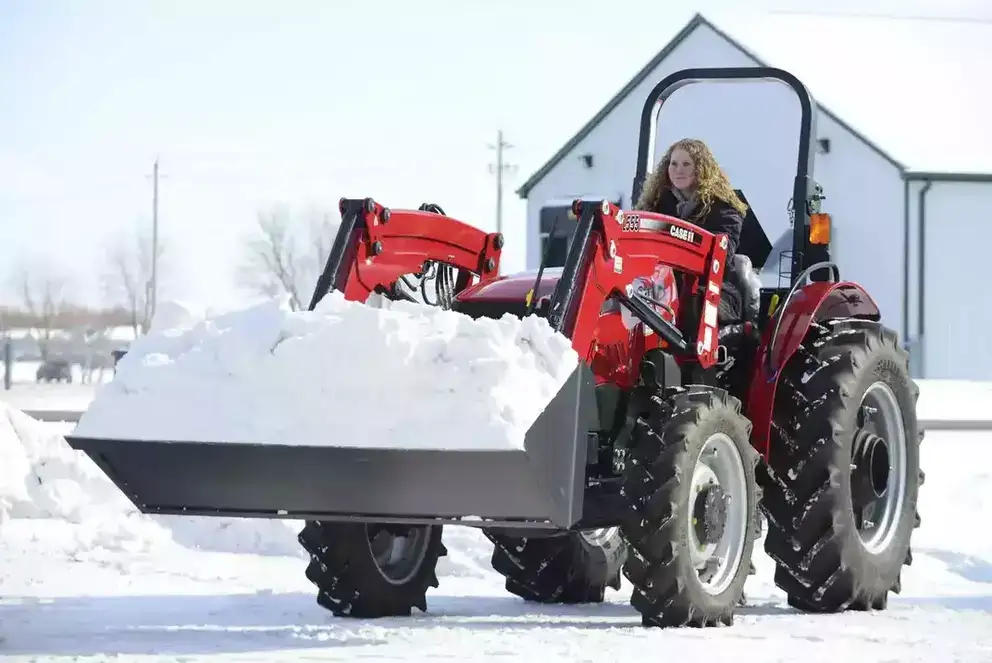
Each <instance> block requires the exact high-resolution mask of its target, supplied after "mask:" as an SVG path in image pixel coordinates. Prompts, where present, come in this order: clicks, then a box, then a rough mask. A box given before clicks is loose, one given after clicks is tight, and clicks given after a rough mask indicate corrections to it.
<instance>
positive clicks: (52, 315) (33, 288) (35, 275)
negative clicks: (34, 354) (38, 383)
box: [14, 264, 71, 360]
mask: <svg viewBox="0 0 992 663" xmlns="http://www.w3.org/2000/svg"><path fill="white" fill-rule="evenodd" d="M14 279H15V283H16V286H17V290H18V292H19V294H20V296H21V301H22V306H23V307H24V311H25V312H26V313H27V315H28V318H29V319H30V320H31V321H32V322H31V327H32V335H33V337H34V339H35V342H36V343H37V344H38V351H39V353H40V354H41V358H42V359H43V360H44V359H48V355H49V352H50V350H51V345H52V339H53V337H54V336H55V332H56V330H58V329H59V328H60V325H61V324H64V323H65V320H64V319H63V318H65V315H66V312H67V311H68V309H69V308H70V307H71V306H70V303H69V298H68V296H67V286H68V280H67V279H65V278H63V277H61V276H60V275H58V274H56V273H55V272H54V271H52V270H51V269H48V268H46V267H45V266H43V265H40V264H38V265H35V266H34V268H32V267H31V266H28V265H27V264H24V265H22V266H21V267H20V268H19V269H18V270H17V272H16V273H15V275H14Z"/></svg>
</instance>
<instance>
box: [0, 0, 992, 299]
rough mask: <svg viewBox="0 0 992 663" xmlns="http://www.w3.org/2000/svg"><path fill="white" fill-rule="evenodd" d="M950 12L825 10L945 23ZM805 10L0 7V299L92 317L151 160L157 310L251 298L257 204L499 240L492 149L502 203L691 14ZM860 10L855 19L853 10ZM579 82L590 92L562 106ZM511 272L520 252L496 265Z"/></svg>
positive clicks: (916, 6)
mask: <svg viewBox="0 0 992 663" xmlns="http://www.w3.org/2000/svg"><path fill="white" fill-rule="evenodd" d="M968 5H971V8H974V7H979V6H980V5H978V4H977V3H976V2H975V1H972V2H970V3H967V2H964V1H963V0H958V2H957V3H956V4H955V3H954V2H951V0H947V1H946V2H940V3H937V2H924V1H922V0H917V1H916V2H909V1H903V2H889V1H887V0H886V1H883V0H879V1H878V2H876V3H870V2H859V3H855V2H853V1H851V2H847V3H846V4H845V2H844V1H843V0H836V1H835V2H833V3H832V4H831V7H830V9H831V10H839V9H845V8H847V9H858V10H861V11H869V10H872V9H877V10H879V11H883V12H884V11H892V10H893V9H894V10H896V11H900V12H907V13H911V12H912V11H929V12H939V13H945V14H948V13H954V12H955V11H967V10H968V9H969V6H968ZM807 6H808V4H807V2H806V1H805V0H780V1H773V0H755V1H754V2H751V3H750V4H748V5H747V6H746V8H745V5H744V4H741V3H739V2H735V1H733V0H709V1H700V2H696V3H691V4H690V3H677V2H670V1H669V0H655V1H654V2H650V3H643V2H634V1H633V0H611V1H610V2H607V3H604V2H601V1H592V0H567V1H566V0H543V1H541V2H538V1H537V0H498V1H496V0H418V1H417V2H403V1H402V0H326V1H324V2H317V1H310V0H280V1H278V2H275V1H271V2H264V3H263V2H257V1H252V0H242V1H240V2H234V1H229V0H210V1H209V2H195V1H193V0H176V1H172V2H166V1H164V0H143V1H141V2H137V1H130V2H127V1H124V0H120V1H118V2H109V1H104V0H86V1H85V2H84V1H82V0H77V1H76V2H69V1H67V0H66V1H56V0H52V1H46V2H38V1H31V0H0V100H2V102H3V103H2V104H0V127H2V130H0V229H2V231H3V235H2V239H0V266H2V267H6V268H7V269H6V270H4V271H5V273H0V303H10V304H17V303H18V302H17V299H16V293H14V292H13V290H12V287H11V283H10V272H12V271H14V270H16V269H17V268H18V266H19V265H21V264H30V265H31V266H32V268H33V269H34V271H35V272H37V273H39V274H41V273H51V274H53V275H57V276H58V277H61V278H64V279H67V280H69V281H70V282H71V290H70V294H72V295H73V296H74V298H75V299H77V300H79V301H84V302H88V303H91V304H99V303H101V290H100V287H99V285H100V284H99V278H98V277H99V274H100V272H101V270H102V269H104V267H103V265H102V264H101V262H102V259H103V255H104V253H103V252H104V249H105V246H106V245H107V243H108V241H109V238H110V237H112V236H113V235H114V233H125V232H133V230H131V229H133V228H135V227H137V226H139V225H142V226H144V227H146V228H147V227H148V226H149V225H150V211H151V182H150V180H149V178H148V175H149V174H150V172H151V166H152V162H153V161H154V159H155V158H156V156H158V157H159V158H160V159H161V168H162V173H163V179H162V181H161V186H160V192H161V207H160V217H161V228H162V233H163V237H164V240H165V241H166V242H167V243H168V250H169V253H168V255H167V256H165V258H163V271H164V272H165V273H164V275H163V283H162V294H161V295H160V298H162V299H169V298H182V299H188V300H192V301H194V302H196V303H198V304H204V305H206V304H212V305H215V306H219V307H223V308H226V307H229V306H236V305H239V304H240V303H243V302H244V297H245V296H246V294H247V293H245V292H243V291H239V290H238V288H237V287H236V283H235V280H234V271H235V266H236V264H237V262H238V259H239V252H240V251H241V247H242V238H243V236H244V234H245V233H246V232H249V231H251V230H252V227H253V224H254V221H255V212H256V210H257V209H258V208H259V206H263V205H266V204H270V203H273V202H276V201H282V202H286V203H289V204H291V205H306V204H313V203H316V204H326V205H328V206H330V207H333V206H334V205H335V203H336V201H337V199H338V198H339V197H341V196H342V195H348V196H363V195H374V196H375V197H376V198H377V199H379V200H381V201H382V202H384V203H385V204H389V205H392V206H396V207H415V206H416V205H418V204H419V203H421V202H423V201H426V200H432V201H435V202H439V203H441V204H442V205H443V206H444V207H445V209H446V211H447V212H448V213H450V214H452V215H453V216H457V217H459V218H462V219H465V220H468V221H471V222H474V223H476V224H477V225H479V226H481V227H483V228H487V229H491V228H493V227H494V225H495V222H494V202H495V185H494V180H493V178H492V176H491V175H490V174H489V172H488V170H487V163H488V161H489V160H491V159H492V157H493V154H492V152H491V151H490V150H488V149H487V147H486V146H487V144H488V143H492V142H493V141H494V140H495V138H496V131H497V129H500V128H502V129H503V130H504V131H505V133H506V138H507V139H508V140H509V141H510V142H511V143H513V144H514V146H515V147H514V148H513V149H512V150H510V151H509V152H508V155H507V156H508V158H509V159H510V160H511V161H512V163H514V164H516V165H517V166H518V170H517V172H516V174H514V175H511V176H510V178H509V180H508V182H507V192H506V195H505V198H504V203H505V207H504V209H505V219H506V224H507V232H512V231H513V228H514V227H519V225H520V224H522V223H523V217H524V213H525V206H524V203H523V201H520V200H519V199H518V198H517V197H516V195H515V194H514V193H513V191H514V189H515V188H516V187H517V186H518V185H519V184H521V183H522V182H523V181H524V180H525V179H526V178H527V177H528V176H529V175H530V174H532V173H533V172H534V171H535V170H536V169H537V168H539V167H540V166H541V165H542V164H543V163H544V161H545V160H547V159H548V158H549V157H550V156H551V155H552V154H553V153H554V152H555V151H556V150H557V149H558V148H559V147H560V146H561V145H562V144H563V143H564V142H565V141H566V140H567V139H568V138H569V137H570V136H571V135H572V134H573V133H574V132H575V131H576V130H577V129H578V128H579V127H580V126H581V125H582V124H583V123H584V122H585V121H586V120H588V118H589V117H591V116H592V115H593V114H594V113H595V112H596V111H597V110H598V109H599V108H600V107H601V106H602V104H603V103H605V102H606V100H608V99H609V98H610V97H611V96H612V95H613V94H614V93H615V92H616V90H618V89H619V88H620V87H622V86H623V84H624V83H625V82H626V81H627V80H628V79H629V78H630V76H631V75H632V74H633V73H634V72H635V71H636V70H637V69H638V68H639V67H641V66H642V65H643V64H644V63H645V62H646V61H647V60H649V59H650V58H651V57H652V56H653V55H654V53H656V52H657V50H658V49H660V48H661V47H662V46H663V45H664V43H665V42H666V41H667V40H668V39H670V38H671V36H672V35H674V33H675V32H676V31H677V30H678V29H680V28H681V27H682V26H683V25H684V23H685V22H686V21H688V20H689V18H690V17H691V16H692V14H693V13H695V12H696V11H702V12H703V13H704V14H706V13H708V12H711V11H712V12H722V16H727V15H728V11H729V10H728V7H735V10H734V11H743V10H746V11H748V12H750V13H752V14H755V13H760V12H761V11H763V10H766V9H769V8H776V9H790V8H797V7H798V8H805V7H807ZM866 8H867V9H866ZM578 85H582V86H594V87H595V88H596V89H597V90H598V91H597V93H596V94H592V95H589V94H582V95H574V91H575V90H576V87H577V86H578ZM504 265H505V267H506V269H510V270H512V269H516V268H521V267H522V266H523V256H512V255H508V256H505V258H504Z"/></svg>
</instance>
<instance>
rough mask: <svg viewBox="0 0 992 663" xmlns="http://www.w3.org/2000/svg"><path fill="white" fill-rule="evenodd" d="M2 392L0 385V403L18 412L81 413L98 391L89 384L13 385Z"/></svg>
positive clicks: (94, 386)
mask: <svg viewBox="0 0 992 663" xmlns="http://www.w3.org/2000/svg"><path fill="white" fill-rule="evenodd" d="M11 387H12V388H11V389H10V390H9V391H8V390H4V389H3V387H2V385H0V403H5V404H7V405H9V406H10V407H12V408H16V409H18V410H28V411H38V410H65V411H70V412H83V411H85V410H86V408H88V407H89V406H90V403H91V402H93V396H94V394H95V393H96V392H97V390H98V389H99V388H98V387H97V386H96V385H89V384H64V383H62V384H47V383H42V384H34V383H32V384H14V385H11Z"/></svg>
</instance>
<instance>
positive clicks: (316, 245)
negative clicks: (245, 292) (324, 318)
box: [237, 205, 338, 311]
mask: <svg viewBox="0 0 992 663" xmlns="http://www.w3.org/2000/svg"><path fill="white" fill-rule="evenodd" d="M337 228H338V222H337V221H336V220H335V218H334V216H332V214H331V213H329V212H327V211H326V210H324V209H322V208H320V207H315V206H311V207H308V208H306V209H305V210H303V212H302V213H301V214H299V215H296V216H294V215H293V214H292V212H291V211H290V209H289V208H288V207H287V206H286V205H273V206H272V207H271V208H269V209H267V210H263V211H260V212H259V213H258V229H257V231H256V232H255V234H253V235H252V236H251V237H249V238H247V240H246V242H245V258H244V262H243V263H242V264H241V265H240V266H239V267H238V269H237V279H238V283H239V285H241V286H243V287H246V288H248V289H249V290H251V291H253V292H255V293H257V294H260V295H263V296H265V297H277V296H280V295H284V296H287V297H288V299H289V306H290V308H291V309H292V310H294V311H300V310H303V309H305V308H306V307H307V305H308V304H309V303H310V291H312V290H313V287H314V285H315V284H316V282H317V277H318V276H319V275H320V271H321V270H322V269H323V267H324V262H325V261H326V260H327V254H328V253H329V252H330V250H331V244H332V243H333V242H334V235H335V233H336V232H337Z"/></svg>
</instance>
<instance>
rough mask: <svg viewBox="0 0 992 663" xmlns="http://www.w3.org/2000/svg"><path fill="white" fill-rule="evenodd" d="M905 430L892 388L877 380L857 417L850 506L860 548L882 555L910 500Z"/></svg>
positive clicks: (869, 388) (893, 536)
mask: <svg viewBox="0 0 992 663" xmlns="http://www.w3.org/2000/svg"><path fill="white" fill-rule="evenodd" d="M906 466H907V451H906V427H905V426H904V424H903V417H902V408H901V407H900V406H899V401H898V399H897V398H896V395H895V393H894V392H893V391H892V388H891V387H889V385H887V384H886V383H884V382H875V383H874V384H872V385H871V386H870V387H868V390H867V391H866V392H865V395H864V397H863V398H862V399H861V405H860V407H859V408H858V414H857V430H856V431H855V435H854V444H853V445H852V459H851V507H852V509H853V511H854V522H855V525H856V526H857V529H858V536H859V538H860V540H861V544H862V545H863V546H864V547H865V549H866V550H868V552H870V553H873V554H879V553H881V552H882V551H884V550H885V549H886V548H888V546H889V545H890V544H891V543H892V540H893V538H895V535H896V531H897V530H898V528H899V519H900V516H901V514H902V511H903V504H904V502H905V499H906Z"/></svg>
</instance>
